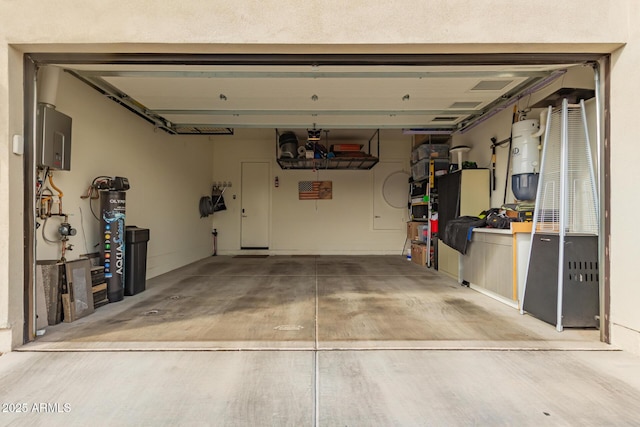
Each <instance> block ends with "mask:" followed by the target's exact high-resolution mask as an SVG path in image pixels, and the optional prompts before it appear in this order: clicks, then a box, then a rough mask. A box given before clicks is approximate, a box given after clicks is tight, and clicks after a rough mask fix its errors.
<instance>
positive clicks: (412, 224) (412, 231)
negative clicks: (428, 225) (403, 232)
mask: <svg viewBox="0 0 640 427" xmlns="http://www.w3.org/2000/svg"><path fill="white" fill-rule="evenodd" d="M422 224H424V222H419V221H409V222H407V238H408V239H409V241H412V242H413V241H415V240H420V234H419V230H418V226H420V225H422Z"/></svg>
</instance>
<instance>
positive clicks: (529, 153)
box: [511, 119, 540, 200]
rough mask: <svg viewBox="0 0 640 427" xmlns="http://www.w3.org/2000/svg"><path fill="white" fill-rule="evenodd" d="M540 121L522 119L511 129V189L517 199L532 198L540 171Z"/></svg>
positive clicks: (534, 195)
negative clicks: (538, 134)
mask: <svg viewBox="0 0 640 427" xmlns="http://www.w3.org/2000/svg"><path fill="white" fill-rule="evenodd" d="M539 130H540V121H539V120H536V119H531V120H522V121H520V122H516V123H514V124H513V128H512V130H511V135H512V136H511V147H512V148H511V161H512V165H513V172H512V175H511V189H512V191H513V194H514V196H515V197H516V199H517V200H534V199H535V198H536V190H537V188H538V175H539V173H540V150H539V148H538V147H539V145H540V136H536V134H537V133H538V131H539Z"/></svg>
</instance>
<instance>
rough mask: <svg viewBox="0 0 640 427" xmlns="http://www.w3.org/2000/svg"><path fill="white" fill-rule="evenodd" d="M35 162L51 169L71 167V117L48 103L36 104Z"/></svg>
mask: <svg viewBox="0 0 640 427" xmlns="http://www.w3.org/2000/svg"><path fill="white" fill-rule="evenodd" d="M36 164H37V165H38V166H40V167H48V168H50V169H52V170H66V171H68V170H70V169H71V117H69V116H67V115H65V114H63V113H61V112H59V111H57V110H56V109H55V107H53V106H51V105H48V104H40V105H39V106H38V131H37V135H36Z"/></svg>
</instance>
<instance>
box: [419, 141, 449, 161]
mask: <svg viewBox="0 0 640 427" xmlns="http://www.w3.org/2000/svg"><path fill="white" fill-rule="evenodd" d="M431 158H437V159H448V158H449V144H422V145H420V146H419V147H418V160H422V159H431Z"/></svg>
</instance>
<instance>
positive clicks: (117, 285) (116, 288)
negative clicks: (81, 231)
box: [100, 191, 127, 302]
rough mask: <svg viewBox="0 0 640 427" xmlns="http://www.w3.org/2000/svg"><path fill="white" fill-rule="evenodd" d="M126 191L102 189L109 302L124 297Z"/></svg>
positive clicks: (105, 266)
mask: <svg viewBox="0 0 640 427" xmlns="http://www.w3.org/2000/svg"><path fill="white" fill-rule="evenodd" d="M126 195H127V193H125V192H124V191H101V192H100V211H101V217H102V218H101V221H100V223H101V232H102V237H103V242H102V245H101V248H102V260H103V263H104V264H103V265H104V277H105V279H106V281H107V297H108V298H109V302H116V301H120V300H122V299H123V298H124V268H125V264H124V261H125V254H124V250H125V242H124V240H125V207H126Z"/></svg>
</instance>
